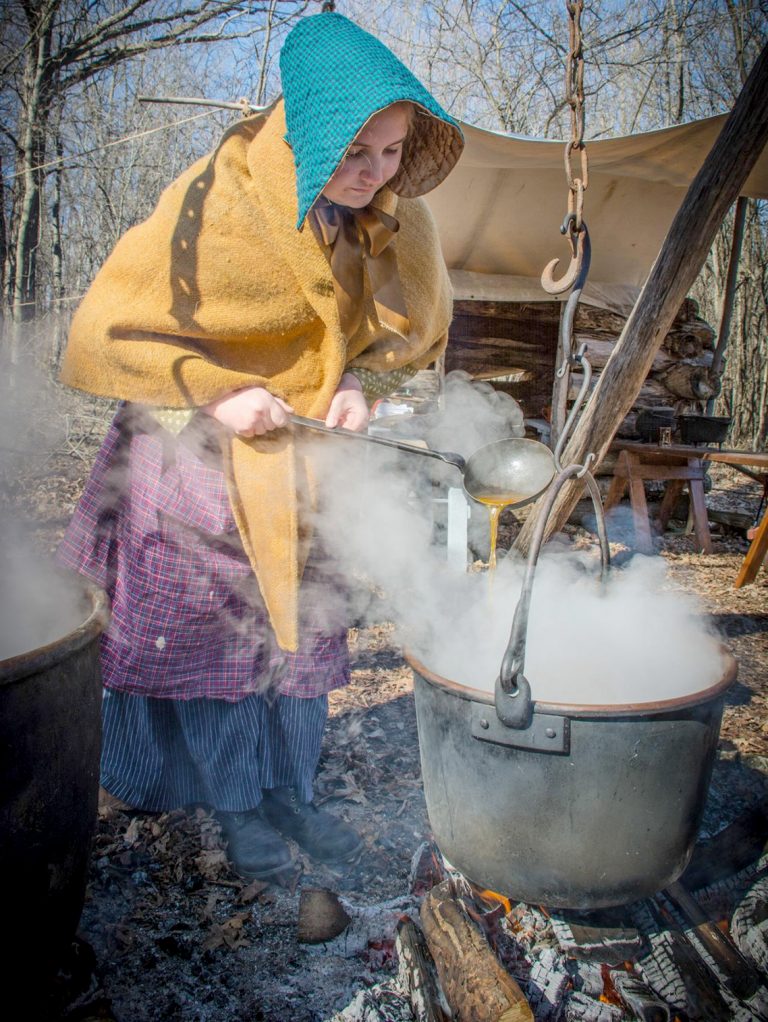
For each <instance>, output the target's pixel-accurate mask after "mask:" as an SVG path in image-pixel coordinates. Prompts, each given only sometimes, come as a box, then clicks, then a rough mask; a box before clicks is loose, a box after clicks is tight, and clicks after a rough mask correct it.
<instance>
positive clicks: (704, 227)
mask: <svg viewBox="0 0 768 1022" xmlns="http://www.w3.org/2000/svg"><path fill="white" fill-rule="evenodd" d="M766 143H768V46H766V47H765V49H764V50H763V51H762V53H761V54H760V56H759V57H758V59H757V61H756V63H755V66H754V67H753V68H752V71H751V73H750V75H749V78H748V79H747V81H746V82H745V83H744V87H743V89H742V90H741V93H740V94H739V96H738V99H737V100H736V103H735V105H734V107H733V110H732V111H731V113H730V115H729V117H728V119H727V120H726V122H725V124H724V125H723V128H722V131H721V132H720V135H719V136H718V138H717V140H716V142H715V144H714V145H713V146H712V150H711V151H710V153H709V155H708V156H707V158H706V160H705V161H704V164H703V165H702V167H701V169H700V170H699V173H698V174H697V175H696V177H695V178H694V180H693V182H692V183H691V186H690V188H689V189H688V192H687V193H686V196H685V199H684V200H683V203H682V205H681V206H680V209H679V210H678V212H677V215H676V216H675V219H674V220H673V221H672V225H671V227H670V229H669V232H668V234H667V236H666V238H665V239H664V243H663V245H662V247H661V251H660V252H659V255H658V257H657V259H656V262H655V263H654V264H653V267H652V268H651V272H650V274H649V276H648V280H647V281H646V283H645V286H644V288H643V290H642V291H641V293H640V296H639V297H638V299H637V302H636V304H635V307H634V308H633V310H632V312H631V313H630V316H629V319H628V320H627V322H626V324H625V325H624V329H623V330H622V333H621V336H620V337H619V340H618V342H617V343H616V347H615V348H614V350H613V352H612V353H611V356H610V358H609V359H608V362H607V363H606V366H605V369H604V370H603V372H602V373H601V375H600V379H599V380H598V382H597V385H596V387H595V389H594V391H593V393H592V397H591V398H590V401H589V404H588V405H587V407H586V408H585V409H584V412H583V413H582V415H581V418H580V420H579V422H578V424H577V426H576V429H575V430H574V433H573V436H572V437H571V439H570V441H569V443H568V446H567V447H566V449H565V452H564V454H563V457H562V463H563V465H570V464H574V463H578V464H583V463H584V460H585V458H586V457H587V455H588V453H589V452H590V451H593V452H594V454H595V456H596V464H599V463H600V461H601V460H602V458H603V457H604V456H605V453H606V451H607V450H608V447H609V446H610V443H611V441H612V440H613V436H614V434H615V432H616V430H617V429H618V427H619V424H620V423H621V421H622V419H623V418H624V416H625V415H626V414H627V412H628V411H629V410H630V408H631V407H632V405H633V404H634V402H635V401H636V399H637V395H638V394H639V392H640V388H641V387H642V385H643V381H644V380H645V377H646V376H647V374H648V370H649V369H650V368H651V363H652V362H653V358H654V355H655V354H656V352H657V351H658V349H659V348H660V346H661V343H662V341H663V340H664V337H665V336H666V334H667V331H668V330H669V328H670V326H671V325H672V321H673V319H674V317H675V314H676V313H677V310H678V309H679V308H680V305H681V304H682V302H683V299H684V298H685V297H686V295H687V294H688V291H689V290H690V288H691V286H692V284H693V282H694V281H695V279H696V276H697V275H698V273H699V270H700V269H701V267H702V266H703V265H704V261H705V259H706V258H707V254H708V253H709V250H710V248H711V247H712V244H713V242H714V240H715V235H716V234H717V231H718V229H719V227H720V225H721V224H722V222H723V220H724V219H725V216H726V214H727V212H728V210H729V209H730V207H731V206H732V205H733V203H734V201H735V200H736V198H737V196H738V195H739V193H740V191H741V190H742V188H743V187H744V183H745V181H746V180H747V178H748V177H749V174H750V172H751V170H752V168H753V167H754V165H755V163H756V161H757V159H758V158H759V156H760V154H761V153H762V151H763V149H764V148H765V146H766ZM581 490H582V484H581V483H580V482H579V481H578V480H575V481H573V482H572V483H569V484H568V485H566V486H564V487H563V489H562V490H561V492H560V494H559V495H558V498H557V501H556V502H555V504H554V507H553V509H552V514H551V515H550V519H549V523H548V525H547V530H546V534H545V538H546V537H548V536H550V535H552V533H553V532H557V531H558V530H559V529H561V528H562V527H563V525H564V524H565V523H566V522H567V521H568V516H569V515H570V513H571V511H572V510H573V508H574V507H575V506H576V503H577V501H578V499H579V496H580V493H581ZM535 517H536V516H535V514H533V515H530V516H529V518H528V521H527V522H526V523H525V525H524V527H523V528H522V529H521V530H520V533H519V535H518V538H517V541H516V543H515V547H514V548H515V550H517V551H518V552H520V553H521V554H527V552H528V548H529V546H530V540H531V536H532V533H533V525H534V519H535Z"/></svg>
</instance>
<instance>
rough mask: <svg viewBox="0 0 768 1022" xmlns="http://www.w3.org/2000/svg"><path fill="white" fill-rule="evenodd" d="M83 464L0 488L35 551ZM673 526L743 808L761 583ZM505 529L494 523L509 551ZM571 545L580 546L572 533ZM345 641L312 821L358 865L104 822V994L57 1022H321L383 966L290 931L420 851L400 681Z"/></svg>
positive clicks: (729, 555)
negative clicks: (330, 895)
mask: <svg viewBox="0 0 768 1022" xmlns="http://www.w3.org/2000/svg"><path fill="white" fill-rule="evenodd" d="M70 446H71V445H70ZM88 461H89V456H88V445H86V449H85V453H84V451H83V449H82V448H77V449H75V450H72V449H68V450H65V451H64V452H63V453H62V452H60V453H59V454H57V455H55V456H51V457H48V458H47V459H46V460H45V462H44V464H42V465H41V464H39V463H38V464H32V465H27V466H24V467H23V468H21V467H19V466H17V467H16V469H15V470H14V475H13V478H12V479H6V485H5V501H6V503H7V505H8V506H9V508H10V510H11V511H12V513H13V514H15V515H20V516H22V517H24V518H26V519H27V520H29V521H31V522H32V523H33V526H34V527H33V530H32V531H33V534H34V537H35V542H36V543H37V544H38V546H39V547H41V548H43V549H47V550H51V549H52V548H53V547H54V546H55V543H56V541H57V538H58V536H59V535H60V533H61V530H62V528H63V526H64V524H65V522H66V521H67V519H68V517H69V515H70V514H71V511H72V508H73V507H74V504H75V501H76V499H77V496H78V494H79V492H80V489H81V486H82V483H83V480H84V476H85V473H86V470H87V465H88ZM757 499H758V488H757V487H756V486H755V485H754V484H752V483H750V482H749V481H748V480H744V479H743V477H738V476H737V475H736V474H735V473H733V472H726V473H720V474H719V475H718V476H717V478H716V479H715V487H714V489H713V491H712V493H711V494H710V500H711V501H712V502H716V503H719V505H720V506H731V507H737V506H742V505H743V506H744V507H746V508H751V510H752V512H754V510H755V508H756V506H757ZM676 524H677V526H678V527H679V529H680V531H679V533H677V534H676V533H672V532H669V533H667V534H666V535H665V536H664V537H663V538H661V539H659V540H658V547H659V553H660V554H661V556H663V557H664V558H665V559H666V561H667V563H668V565H669V570H670V573H671V577H672V579H673V580H674V581H675V582H676V583H677V584H679V585H680V586H681V587H683V588H685V589H686V590H689V591H691V592H694V593H696V594H698V596H699V597H701V599H702V600H703V601H704V603H705V606H706V607H707V610H708V613H709V614H711V615H712V618H713V621H714V622H715V624H716V626H717V627H718V628H719V629H720V631H721V633H722V635H723V637H724V641H726V642H727V644H728V645H729V646H730V647H731V649H732V650H733V652H734V653H735V655H736V657H737V658H738V661H739V665H740V671H739V681H738V683H737V685H736V686H735V687H734V688H733V689H732V691H731V694H730V695H729V698H728V705H727V709H726V713H725V720H724V724H723V729H722V738H721V761H720V762H721V767H719V768H718V769H721V768H722V769H728V770H731V771H733V770H734V769H735V768H739V769H741V768H742V767H743V770H744V771H746V773H744V774H743V776H744V777H752V778H757V780H756V781H755V782H754V784H753V785H752V788H753V789H754V796H755V798H757V797H758V796H759V795H760V794H761V793H762V791H761V790H760V789H761V788H762V781H761V779H762V777H763V775H764V774H765V772H766V768H768V715H766V712H765V710H766V700H768V671H767V670H766V668H767V667H768V600H767V599H766V597H767V596H768V569H766V568H764V569H763V570H762V571H761V573H760V576H759V577H758V580H757V582H756V583H754V584H753V585H751V586H749V587H746V588H743V589H741V590H738V591H737V590H734V589H733V580H734V578H735V576H736V572H737V570H738V566H739V564H740V562H741V559H742V558H743V556H744V553H745V550H746V546H747V544H746V542H745V540H744V539H743V537H741V536H739V535H738V534H734V533H724V532H722V531H720V532H719V533H718V534H717V535H716V537H715V553H714V554H712V555H710V556H702V555H699V554H696V553H695V552H694V551H693V540H692V537H690V536H688V535H685V534H684V532H683V524H682V523H676ZM512 531H513V530H512V528H511V527H510V526H509V525H508V526H507V528H506V530H505V531H504V533H503V535H504V536H506V539H507V541H509V539H510V538H511V535H512ZM568 531H569V533H570V534H571V535H572V537H573V538H575V539H576V540H578V541H586V538H585V537H586V534H583V533H582V532H581V530H579V529H578V528H575V527H574V528H569V530H568ZM614 552H619V553H626V548H624V547H622V546H620V545H619V546H616V547H615V549H614ZM350 641H351V650H352V655H353V660H354V674H353V682H352V685H351V686H350V687H349V688H348V689H346V690H343V691H339V692H335V693H333V695H332V697H331V719H330V725H329V728H328V732H327V737H326V742H325V750H324V755H323V759H322V763H321V768H320V772H319V776H318V780H317V791H318V796H319V798H320V799H321V800H323V801H324V803H325V805H326V808H328V809H330V810H332V811H333V812H337V813H340V814H341V815H343V816H345V817H346V818H347V819H349V820H351V821H352V822H353V823H354V824H355V825H356V826H357V827H358V828H359V829H360V831H361V832H362V834H363V836H364V838H365V848H364V851H363V852H362V854H361V856H360V859H359V861H358V862H357V863H356V864H355V865H354V867H349V868H346V869H344V870H343V871H338V872H334V871H332V870H330V869H328V868H324V867H320V868H318V867H315V866H313V864H312V863H311V862H309V861H308V860H307V859H306V858H303V857H300V859H299V862H300V873H299V874H297V877H296V883H295V886H294V887H292V888H291V889H284V888H278V887H274V886H264V885H261V884H258V883H256V884H252V885H250V886H249V885H245V884H243V883H242V882H240V881H239V880H238V878H237V877H236V876H234V875H233V874H232V872H231V871H230V870H229V868H228V867H227V864H226V861H225V857H224V856H223V854H222V852H221V848H220V843H219V839H218V830H217V827H216V824H215V823H214V822H213V820H212V819H211V818H210V817H209V816H208V815H207V814H206V813H204V812H203V811H198V812H197V813H196V814H192V815H189V814H186V813H183V812H177V813H171V814H163V815H160V816H153V815H148V814H122V813H115V812H106V811H104V812H102V814H101V816H100V819H99V821H98V828H97V834H96V838H95V842H94V849H93V857H92V867H91V874H90V884H89V889H88V896H87V901H86V905H85V910H84V913H83V918H82V933H83V936H84V938H85V939H86V941H87V942H89V943H90V945H91V946H92V948H93V950H94V952H95V956H96V960H97V963H98V975H99V977H100V981H101V991H102V994H103V997H102V998H101V999H99V998H98V997H90V998H88V997H86V998H84V1002H87V1005H88V1006H87V1007H86V1006H85V1003H84V1006H83V1007H82V1008H81V1009H79V1010H78V1012H74V1013H70V1014H69V1015H68V1016H67V1017H69V1018H70V1019H71V1020H74V1019H75V1018H79V1019H85V1018H95V1017H101V1018H110V1017H113V1018H116V1019H118V1020H119V1022H144V1020H147V1022H152V1020H156V1019H157V1020H179V1022H236V1020H237V1022H240V1020H248V1022H258V1020H260V1019H268V1020H273V1022H283V1020H285V1022H288V1020H291V1022H320V1020H322V1019H326V1018H328V1017H330V1016H331V1015H332V1014H333V1012H334V1011H335V1010H338V1009H340V1008H341V1007H343V1006H344V1005H345V1004H346V1003H348V1001H349V1000H350V998H351V996H352V994H353V992H354V991H355V990H356V989H359V987H360V986H361V985H366V984H372V983H373V982H375V981H377V980H379V979H381V978H382V977H383V975H385V974H386V973H387V971H388V970H390V969H391V967H392V950H391V945H390V943H388V942H387V941H386V940H383V941H380V942H379V946H373V947H369V948H368V949H367V950H365V951H364V952H362V953H358V954H354V955H352V956H351V957H349V956H346V955H345V954H344V953H341V949H340V948H339V947H337V946H335V945H334V946H331V947H329V946H323V945H321V946H320V948H315V947H311V946H308V945H306V944H300V943H299V942H298V941H297V934H296V923H297V914H298V904H299V897H300V892H301V889H302V888H303V887H326V888H330V889H331V890H333V891H336V892H338V893H340V894H341V895H342V896H344V897H346V898H348V899H349V901H350V902H352V903H353V904H355V905H358V906H370V905H372V904H375V903H380V902H383V901H387V900H389V899H396V898H401V897H403V896H405V895H407V894H408V874H409V865H410V859H411V856H412V855H413V853H414V851H415V850H416V849H417V848H418V846H419V844H420V843H421V842H422V841H423V840H424V839H425V838H427V837H428V836H429V824H428V820H427V817H426V811H425V806H424V798H423V793H422V788H421V782H420V768H419V753H418V739H417V733H416V724H415V715H414V707H413V696H412V681H411V675H410V671H409V669H408V668H407V666H406V665H405V663H404V661H403V659H402V657H401V654H400V652H399V650H398V648H397V647H396V645H395V644H394V636H393V634H392V630H391V628H390V626H389V625H387V624H386V623H379V624H376V625H372V626H370V627H366V628H361V629H359V630H356V631H353V632H352V634H351V639H350ZM745 785H746V786H745V790H744V792H742V796H743V798H744V799H745V800H746V801H749V799H750V797H751V796H750V787H749V783H747V782H745ZM717 811H718V812H719V811H720V810H719V809H718V810H717ZM710 815H711V811H710ZM395 916H396V910H395ZM99 1012H100V1014H99Z"/></svg>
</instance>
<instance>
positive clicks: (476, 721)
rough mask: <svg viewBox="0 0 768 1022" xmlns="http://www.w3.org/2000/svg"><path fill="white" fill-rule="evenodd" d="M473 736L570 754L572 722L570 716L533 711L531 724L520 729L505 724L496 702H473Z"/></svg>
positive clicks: (499, 742)
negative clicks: (492, 703)
mask: <svg viewBox="0 0 768 1022" xmlns="http://www.w3.org/2000/svg"><path fill="white" fill-rule="evenodd" d="M472 737H473V738H477V740H478V741H479V742H491V743H492V744H494V745H506V746H509V747H511V748H513V749H528V750H529V751H531V752H555V753H560V754H563V755H567V754H568V753H569V752H570V751H571V722H570V720H569V718H568V717H559V716H557V715H555V714H553V713H536V711H534V712H533V714H532V715H531V721H530V724H529V725H528V727H526V728H524V729H520V730H518V729H517V728H510V727H508V726H507V725H506V724H503V723H502V722H501V721H500V720H499V718H498V717H497V716H496V714H495V713H494V708H493V706H489V705H488V704H487V703H472Z"/></svg>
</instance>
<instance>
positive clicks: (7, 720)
mask: <svg viewBox="0 0 768 1022" xmlns="http://www.w3.org/2000/svg"><path fill="white" fill-rule="evenodd" d="M80 588H81V589H82V595H81V600H82V613H81V616H80V618H79V620H80V621H81V623H80V624H79V626H78V627H76V628H75V629H74V630H73V631H70V632H69V634H66V635H64V636H62V637H61V638H60V639H58V640H56V641H53V642H51V643H49V644H47V645H45V646H41V647H40V648H38V649H34V650H32V651H31V652H29V653H23V654H21V655H20V656H14V657H12V658H10V659H7V660H3V661H0V721H1V722H2V723H0V834H1V835H2V840H1V841H0V904H1V905H2V911H3V928H4V931H5V936H6V945H5V947H6V950H5V951H4V952H3V972H4V973H5V974H6V976H7V981H6V990H7V989H8V986H7V983H8V982H10V983H11V985H12V986H15V985H17V984H18V985H21V983H22V979H21V977H24V981H25V982H26V983H29V979H30V977H32V979H33V985H31V986H27V987H26V988H25V991H24V997H25V1001H28V1000H29V997H30V996H32V995H33V994H35V993H36V990H35V987H34V979H36V978H39V979H40V980H41V981H45V980H46V979H47V978H48V977H49V975H50V974H51V972H52V971H53V970H55V968H56V966H57V965H58V964H59V962H60V960H61V955H62V953H63V952H64V950H65V948H66V946H67V944H68V943H69V942H70V941H71V940H72V938H73V936H74V934H75V931H76V928H77V924H78V921H79V919H80V913H81V911H82V907H83V900H84V897H85V883H86V869H87V863H88V854H89V850H90V841H91V835H92V831H93V827H94V823H95V820H96V809H97V803H98V790H99V750H100V744H101V680H100V674H99V661H98V644H99V636H100V634H101V632H102V630H103V629H104V627H105V625H106V622H107V617H108V615H107V607H106V597H105V596H104V595H103V594H102V593H101V592H99V591H98V590H94V589H90V588H84V587H80ZM34 612H35V608H34V607H30V608H29V614H30V615H31V616H32V615H34ZM75 620H77V618H76V619H75ZM37 992H38V993H39V991H37Z"/></svg>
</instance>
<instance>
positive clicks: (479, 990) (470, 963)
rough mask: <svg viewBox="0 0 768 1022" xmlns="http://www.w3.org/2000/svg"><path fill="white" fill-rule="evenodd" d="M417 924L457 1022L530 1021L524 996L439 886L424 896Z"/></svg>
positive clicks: (447, 891)
mask: <svg viewBox="0 0 768 1022" xmlns="http://www.w3.org/2000/svg"><path fill="white" fill-rule="evenodd" d="M421 924H422V927H423V929H424V935H425V937H426V940H427V944H428V946H429V950H430V951H431V953H432V957H433V959H434V961H435V965H436V967H437V974H438V977H439V979H440V985H441V987H442V989H443V993H444V994H445V996H446V999H447V1001H448V1003H449V1005H450V1007H451V1010H452V1011H453V1013H454V1016H455V1018H456V1020H457V1022H533V1013H532V1011H531V1009H530V1007H529V1005H528V1002H527V1001H526V999H525V997H524V995H523V992H522V991H521V989H520V987H519V986H518V985H517V983H516V982H515V981H514V979H512V977H511V976H510V975H509V973H507V972H506V971H505V969H503V968H502V966H501V964H500V963H499V961H498V959H497V958H496V956H495V955H494V953H493V951H492V950H491V948H490V946H489V944H488V941H487V940H486V939H485V937H484V936H483V934H482V933H481V931H480V929H479V928H478V927H477V926H476V925H475V923H473V922H472V920H471V919H470V918H469V917H468V915H467V914H466V912H465V911H464V909H463V908H462V906H461V905H460V904H459V902H458V901H457V900H456V899H455V898H454V897H453V893H452V886H451V882H450V881H444V882H443V883H442V884H439V885H438V886H437V887H434V888H433V889H432V891H430V893H429V894H428V895H427V896H426V897H425V899H424V901H423V903H422V906H421Z"/></svg>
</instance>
